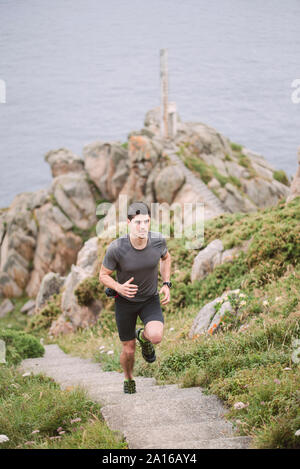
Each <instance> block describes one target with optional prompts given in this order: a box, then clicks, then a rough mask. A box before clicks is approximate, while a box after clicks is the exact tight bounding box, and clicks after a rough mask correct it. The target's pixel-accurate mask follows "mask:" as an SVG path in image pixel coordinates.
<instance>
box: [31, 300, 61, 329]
mask: <svg viewBox="0 0 300 469" xmlns="http://www.w3.org/2000/svg"><path fill="white" fill-rule="evenodd" d="M60 302H61V294H59V295H58V294H56V293H55V294H54V295H52V297H51V298H49V300H48V301H47V303H46V305H45V306H44V307H43V308H42V309H41V311H40V312H38V313H36V314H34V315H33V316H31V317H30V318H29V320H28V324H27V326H26V331H28V332H33V331H34V332H38V331H39V332H41V331H42V330H43V329H48V328H49V327H50V326H51V324H52V321H54V320H55V319H56V318H57V317H58V316H59V315H60V314H62V311H61V308H60Z"/></svg>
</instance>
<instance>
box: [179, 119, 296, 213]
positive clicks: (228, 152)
mask: <svg viewBox="0 0 300 469" xmlns="http://www.w3.org/2000/svg"><path fill="white" fill-rule="evenodd" d="M175 144H176V146H177V147H178V150H177V154H178V155H179V156H180V157H181V158H182V160H183V161H184V162H185V164H186V165H187V166H188V167H190V168H191V169H192V170H193V172H194V174H195V175H196V176H197V177H199V178H200V179H202V180H203V181H204V182H205V183H206V184H207V186H208V187H209V188H210V189H211V190H213V192H214V194H215V195H216V196H217V197H218V198H219V200H220V202H221V203H222V204H223V206H224V208H225V210H226V211H229V212H231V213H233V212H236V211H241V212H251V211H255V210H257V208H260V207H262V208H264V207H269V206H272V205H274V204H276V203H277V202H278V200H280V199H281V198H283V197H285V196H286V195H287V194H288V193H289V188H288V187H287V186H286V185H285V184H282V183H281V182H279V181H277V180H276V179H274V171H275V169H274V168H273V167H272V166H271V165H270V163H268V162H267V161H266V160H265V159H264V158H263V157H262V156H261V155H259V154H257V153H255V152H253V151H251V150H249V149H248V148H246V147H243V146H239V145H236V144H233V143H231V142H230V140H229V139H228V138H226V137H225V136H223V135H221V134H220V133H219V132H217V130H216V129H214V128H213V127H211V126H208V125H206V124H204V123H193V122H185V123H181V124H179V126H178V132H177V136H176V138H175Z"/></svg>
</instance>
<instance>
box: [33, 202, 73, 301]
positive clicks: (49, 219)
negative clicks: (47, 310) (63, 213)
mask: <svg viewBox="0 0 300 469" xmlns="http://www.w3.org/2000/svg"><path fill="white" fill-rule="evenodd" d="M54 208H55V207H54V206H53V205H52V204H51V203H50V202H49V203H47V204H45V205H43V206H42V207H40V208H38V209H36V210H35V217H36V220H37V222H38V225H39V231H38V235H37V241H36V249H35V253H34V259H33V270H32V272H31V274H30V280H29V282H28V284H27V287H26V292H27V294H28V296H30V297H35V296H36V295H37V294H38V291H39V288H40V284H41V281H42V279H43V277H44V276H45V275H46V274H47V273H48V272H57V273H59V274H60V275H62V276H63V275H65V274H66V273H67V272H68V270H69V268H70V266H71V265H72V264H73V263H74V262H76V257H77V253H78V251H79V249H80V248H81V246H82V240H81V238H80V236H78V235H76V234H74V233H73V232H72V231H67V232H65V231H64V229H63V228H62V227H61V226H60V225H59V224H58V223H57V221H58V219H57V209H56V210H55V209H54Z"/></svg>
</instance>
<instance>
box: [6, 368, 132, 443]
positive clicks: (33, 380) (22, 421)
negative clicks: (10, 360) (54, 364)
mask: <svg viewBox="0 0 300 469" xmlns="http://www.w3.org/2000/svg"><path fill="white" fill-rule="evenodd" d="M0 367H1V368H0V370H1V373H0V428H1V433H2V434H4V435H6V436H8V438H9V441H7V442H5V443H2V444H1V448H32V449H59V448H64V449H71V448H79V449H82V448H84V449H99V448H104V449H112V448H119V449H126V448H127V444H126V442H125V441H124V440H123V438H122V437H121V436H120V435H119V434H118V433H117V432H113V431H111V430H110V429H109V428H108V427H107V426H106V424H105V422H104V419H103V417H102V415H101V412H100V409H101V408H100V406H99V404H96V403H94V402H92V401H91V400H90V399H89V398H88V397H87V395H86V392H85V391H84V390H83V389H82V388H81V387H80V386H77V387H71V386H70V387H69V388H67V389H66V390H61V389H60V387H59V385H58V384H56V383H55V382H54V381H53V379H51V378H48V377H46V376H44V375H42V374H37V375H32V374H31V375H30V376H22V374H21V373H19V372H18V371H17V370H16V369H15V368H13V367H6V366H3V365H0Z"/></svg>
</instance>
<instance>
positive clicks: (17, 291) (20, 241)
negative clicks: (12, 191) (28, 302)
mask: <svg viewBox="0 0 300 469" xmlns="http://www.w3.org/2000/svg"><path fill="white" fill-rule="evenodd" d="M48 199H49V193H48V191H47V190H44V189H42V190H40V191H37V192H34V193H31V192H25V193H22V194H18V195H17V196H16V197H15V198H14V200H13V202H12V204H11V206H10V207H9V209H8V210H7V211H5V212H3V213H2V217H1V219H2V224H1V225H2V229H1V231H2V243H1V250H0V294H1V295H3V296H6V297H17V296H21V295H22V291H23V289H24V288H25V286H26V284H27V282H28V280H29V276H30V274H29V271H30V266H31V264H32V262H33V257H34V253H35V248H36V238H37V233H38V226H37V224H36V221H35V218H34V210H36V209H37V208H38V207H40V206H42V205H43V204H44V203H46V201H47V200H48Z"/></svg>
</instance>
